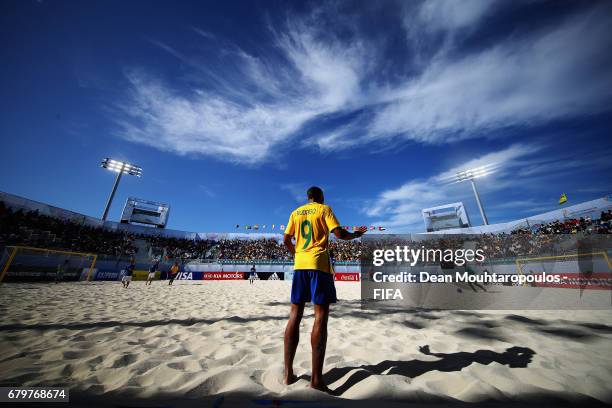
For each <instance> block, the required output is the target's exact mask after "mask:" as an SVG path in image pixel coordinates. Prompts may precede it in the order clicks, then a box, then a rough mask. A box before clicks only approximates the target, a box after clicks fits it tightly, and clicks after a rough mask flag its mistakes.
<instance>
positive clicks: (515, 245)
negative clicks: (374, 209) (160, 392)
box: [0, 201, 612, 262]
mask: <svg viewBox="0 0 612 408" xmlns="http://www.w3.org/2000/svg"><path fill="white" fill-rule="evenodd" d="M611 228H612V210H608V211H605V212H602V213H601V217H600V218H599V219H597V220H592V219H591V218H589V217H582V218H578V219H568V220H563V221H561V220H555V221H551V222H548V223H545V224H536V225H531V226H530V227H529V228H519V229H516V230H514V231H512V232H511V233H510V234H505V233H496V234H479V235H432V236H431V238H430V239H428V240H427V246H428V247H434V248H435V247H437V248H451V249H454V248H464V247H466V245H468V246H469V245H472V246H476V247H478V248H482V249H483V250H484V251H485V253H486V256H487V258H488V259H500V258H512V257H516V256H530V255H542V254H546V253H552V252H554V251H555V250H558V248H559V246H560V245H561V244H562V241H563V237H564V236H565V237H566V238H567V234H578V233H580V234H583V235H591V234H610V232H611ZM136 240H142V241H143V242H144V243H145V246H149V247H150V248H151V255H155V256H157V255H159V256H164V257H165V259H180V260H182V261H188V260H193V259H211V260H217V259H221V260H236V261H247V262H248V261H255V260H278V261H286V260H290V259H291V256H290V254H289V252H288V251H287V249H286V248H285V246H284V245H283V243H282V241H281V240H277V239H274V238H261V239H253V240H239V239H219V240H199V239H198V240H190V239H179V238H169V237H163V236H148V235H134V234H131V233H128V232H124V231H111V230H108V229H104V228H100V227H92V226H87V225H83V223H82V222H81V223H79V222H75V221H72V220H67V219H61V218H55V217H50V216H47V215H43V214H40V213H39V212H38V211H24V210H21V209H19V210H14V209H11V208H9V207H7V206H5V205H4V203H3V202H1V201H0V248H2V247H4V246H7V245H24V246H33V247H39V248H49V249H63V250H69V251H75V252H91V253H97V254H104V255H111V256H134V255H135V254H136V252H137V251H138V248H137V246H136V245H135V241H136ZM400 241H401V242H397V244H398V245H407V246H409V247H410V246H412V247H415V248H416V247H420V246H422V245H423V243H424V242H425V241H422V240H417V241H406V240H400ZM468 241H470V242H471V243H468ZM372 245H373V246H374V247H384V248H390V247H392V246H393V245H394V242H393V241H391V240H388V239H385V240H382V241H380V242H375V243H373V244H372V243H367V244H365V243H364V242H362V241H359V240H355V241H339V240H331V241H330V244H329V246H330V254H331V256H332V259H333V260H334V261H336V262H347V261H349V262H352V261H358V260H359V259H360V258H361V256H362V255H363V254H364V253H365V252H366V247H367V252H369V251H371V250H372V249H373V247H372Z"/></svg>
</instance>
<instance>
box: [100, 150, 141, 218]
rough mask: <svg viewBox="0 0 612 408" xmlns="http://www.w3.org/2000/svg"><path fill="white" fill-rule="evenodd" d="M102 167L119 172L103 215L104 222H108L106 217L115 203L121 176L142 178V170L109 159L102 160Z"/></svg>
mask: <svg viewBox="0 0 612 408" xmlns="http://www.w3.org/2000/svg"><path fill="white" fill-rule="evenodd" d="M101 167H103V168H105V169H108V170H110V171H115V172H117V178H116V179H115V184H114V185H113V190H112V191H111V193H110V196H109V197H108V201H107V202H106V207H105V208H104V214H102V221H106V217H107V216H108V211H109V210H110V206H111V204H112V202H113V198H115V192H117V187H118V186H119V182H120V181H121V176H122V175H123V173H127V174H129V175H130V176H136V177H140V176H141V175H142V168H141V167H139V166H135V165H133V164H129V163H125V162H121V161H117V160H113V159H111V158H109V157H107V158H105V159H104V160H102V163H101Z"/></svg>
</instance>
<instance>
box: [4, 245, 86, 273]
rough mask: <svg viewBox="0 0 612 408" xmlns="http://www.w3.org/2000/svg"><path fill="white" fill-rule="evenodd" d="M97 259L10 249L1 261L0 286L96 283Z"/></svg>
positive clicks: (71, 253) (48, 251) (56, 252)
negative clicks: (11, 284) (88, 281)
mask: <svg viewBox="0 0 612 408" xmlns="http://www.w3.org/2000/svg"><path fill="white" fill-rule="evenodd" d="M96 259H97V255H96V254H90V253H84V252H71V251H60V250H54V249H45V248H33V247H25V246H8V247H6V248H4V251H3V253H2V257H1V258H0V268H2V269H0V282H34V281H55V280H59V281H78V280H91V279H93V272H94V266H95V264H96Z"/></svg>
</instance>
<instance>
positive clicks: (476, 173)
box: [455, 164, 494, 225]
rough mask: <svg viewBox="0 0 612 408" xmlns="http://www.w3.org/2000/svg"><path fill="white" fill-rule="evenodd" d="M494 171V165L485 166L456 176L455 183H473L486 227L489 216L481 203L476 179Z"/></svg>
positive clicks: (461, 172)
mask: <svg viewBox="0 0 612 408" xmlns="http://www.w3.org/2000/svg"><path fill="white" fill-rule="evenodd" d="M493 171H494V167H493V165H490V164H488V165H485V166H481V167H476V168H474V169H471V170H464V171H460V172H458V173H457V174H456V175H455V182H456V183H459V182H462V181H466V180H469V181H470V183H472V190H474V196H475V197H476V203H477V204H478V209H479V210H480V216H481V217H482V221H483V222H484V225H489V220H488V219H487V215H486V214H485V211H484V208H483V206H482V202H481V201H480V195H479V194H478V189H477V188H476V182H474V179H476V178H479V177H484V176H486V175H487V174H491V173H493Z"/></svg>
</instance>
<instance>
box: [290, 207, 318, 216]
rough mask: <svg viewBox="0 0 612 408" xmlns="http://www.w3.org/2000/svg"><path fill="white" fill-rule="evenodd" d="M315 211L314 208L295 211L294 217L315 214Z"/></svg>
mask: <svg viewBox="0 0 612 408" xmlns="http://www.w3.org/2000/svg"><path fill="white" fill-rule="evenodd" d="M316 213H317V210H316V209H314V208H310V209H308V210H295V215H311V214H316Z"/></svg>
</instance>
